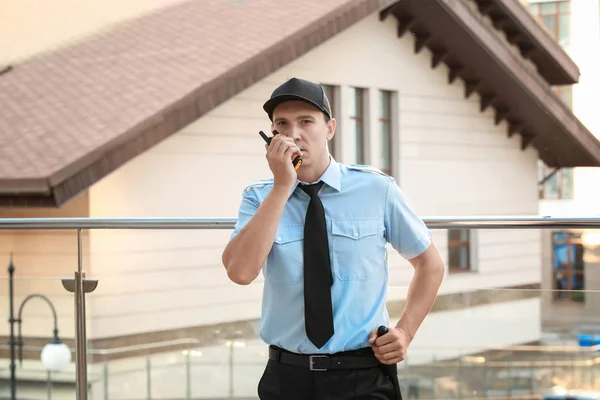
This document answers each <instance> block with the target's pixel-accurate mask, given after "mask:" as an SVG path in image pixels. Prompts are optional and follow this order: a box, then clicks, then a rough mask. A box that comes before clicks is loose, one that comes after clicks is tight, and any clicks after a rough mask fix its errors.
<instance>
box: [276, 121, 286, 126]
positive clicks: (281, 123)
mask: <svg viewBox="0 0 600 400" xmlns="http://www.w3.org/2000/svg"><path fill="white" fill-rule="evenodd" d="M283 125H286V122H285V121H279V122H278V123H277V126H283Z"/></svg>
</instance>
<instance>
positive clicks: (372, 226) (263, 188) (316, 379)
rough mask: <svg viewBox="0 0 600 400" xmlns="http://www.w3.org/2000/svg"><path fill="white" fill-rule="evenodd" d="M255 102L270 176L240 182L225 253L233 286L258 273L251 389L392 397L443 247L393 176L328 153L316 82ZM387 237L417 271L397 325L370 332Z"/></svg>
mask: <svg viewBox="0 0 600 400" xmlns="http://www.w3.org/2000/svg"><path fill="white" fill-rule="evenodd" d="M263 108H264V110H265V111H266V112H267V115H268V116H269V118H270V120H271V122H272V125H271V130H272V131H275V130H276V131H277V132H278V133H279V134H278V135H275V136H274V137H273V139H272V140H271V143H270V145H265V150H266V158H267V162H268V164H269V167H270V169H271V171H272V172H273V179H268V180H264V181H257V182H254V183H251V184H250V185H248V186H247V187H246V188H245V189H244V191H243V198H242V203H241V206H240V210H239V218H238V222H237V224H236V227H235V230H234V232H233V233H232V238H231V240H230V242H229V243H228V245H227V247H226V248H225V250H224V252H223V256H222V260H223V265H224V266H225V268H226V270H227V275H228V276H229V278H230V279H231V280H232V281H233V282H235V283H238V284H242V285H247V284H250V283H251V282H252V281H254V279H255V278H256V277H257V276H258V274H259V273H260V272H261V270H262V271H263V273H264V276H265V284H264V293H263V306H262V320H261V330H260V336H261V338H262V339H263V340H264V341H265V342H266V343H267V344H269V345H270V346H269V361H268V363H267V366H266V369H265V371H264V374H263V376H262V378H261V380H260V382H259V385H258V393H259V397H260V398H261V399H262V400H275V399H284V400H294V399H298V400H300V399H301V400H309V399H336V400H346V399H400V398H401V395H400V392H399V388H398V377H397V372H396V369H395V367H396V364H397V363H398V362H400V361H402V360H403V359H404V357H405V355H406V351H407V349H408V346H409V344H410V342H411V340H412V339H413V337H414V336H415V334H416V332H417V329H418V328H419V326H420V325H421V323H422V321H423V319H424V318H425V317H426V315H427V314H428V313H429V311H430V309H431V306H432V304H433V302H434V300H435V298H436V296H437V292H438V288H439V286H440V284H441V281H442V278H443V274H444V265H443V261H442V259H441V257H440V254H439V253H438V251H437V249H436V247H435V245H434V244H433V243H432V241H431V235H430V233H429V231H428V229H427V228H426V226H425V225H424V224H423V222H422V221H421V220H420V219H419V218H418V217H417V216H416V215H415V213H414V212H413V210H412V208H411V206H410V204H409V202H408V200H407V199H406V197H405V196H404V194H403V193H402V191H401V190H400V188H399V187H398V185H396V183H395V181H394V179H393V178H391V177H389V176H387V175H385V174H383V173H382V172H381V171H379V170H377V169H375V168H372V167H368V166H359V165H350V166H345V165H342V164H338V163H337V162H336V161H335V160H334V159H333V158H332V157H331V156H330V154H329V152H328V147H327V141H328V140H331V139H332V138H333V135H334V134H335V130H336V120H335V119H334V118H333V116H332V114H331V109H330V105H329V100H328V99H327V96H326V95H325V93H324V91H323V88H322V87H321V86H320V85H318V84H316V83H313V82H310V81H307V80H303V79H297V78H293V79H290V80H289V81H287V82H285V83H283V84H282V85H281V86H279V87H278V88H276V89H275V90H274V91H273V93H272V95H271V98H270V99H269V100H268V101H267V102H266V103H265V104H264V106H263ZM257 136H258V135H257ZM296 155H299V156H301V157H302V163H301V164H300V167H299V169H298V170H297V171H296V169H295V168H294V166H293V164H292V159H293V158H294V157H295V156H296ZM387 242H389V243H391V245H392V246H393V247H394V248H395V249H396V250H397V251H398V252H399V253H400V254H401V255H402V256H403V257H405V258H406V259H408V260H409V261H410V263H411V264H412V265H413V267H414V270H415V273H414V277H413V280H412V282H411V285H410V287H409V290H408V296H407V300H406V306H405V309H404V311H403V314H402V316H401V318H400V320H399V322H398V324H397V325H396V326H395V327H391V328H389V331H388V332H387V333H385V334H383V335H381V336H379V337H378V336H377V328H378V327H379V326H381V325H387V324H388V319H389V317H388V313H387V310H386V304H385V302H386V294H387V285H388V274H387V257H386V243H387ZM390 371H392V372H390Z"/></svg>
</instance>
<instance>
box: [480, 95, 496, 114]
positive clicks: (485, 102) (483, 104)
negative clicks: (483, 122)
mask: <svg viewBox="0 0 600 400" xmlns="http://www.w3.org/2000/svg"><path fill="white" fill-rule="evenodd" d="M495 98H496V95H494V94H493V93H484V94H482V95H481V100H480V102H479V104H480V107H479V109H480V111H481V112H485V110H487V109H488V107H489V106H490V105H491V104H492V101H494V99H495Z"/></svg>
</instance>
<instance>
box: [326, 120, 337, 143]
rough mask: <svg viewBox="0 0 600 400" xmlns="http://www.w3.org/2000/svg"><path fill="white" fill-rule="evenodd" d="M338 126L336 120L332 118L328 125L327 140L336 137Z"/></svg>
mask: <svg viewBox="0 0 600 400" xmlns="http://www.w3.org/2000/svg"><path fill="white" fill-rule="evenodd" d="M336 126H337V121H336V120H335V118H331V119H330V120H329V122H328V123H327V140H331V139H333V136H334V135H335V128H336Z"/></svg>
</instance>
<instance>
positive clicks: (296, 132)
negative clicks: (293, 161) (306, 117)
mask: <svg viewBox="0 0 600 400" xmlns="http://www.w3.org/2000/svg"><path fill="white" fill-rule="evenodd" d="M301 136H302V130H301V129H300V127H299V126H298V125H293V126H292V129H290V137H291V138H292V139H294V140H300V137H301Z"/></svg>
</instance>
